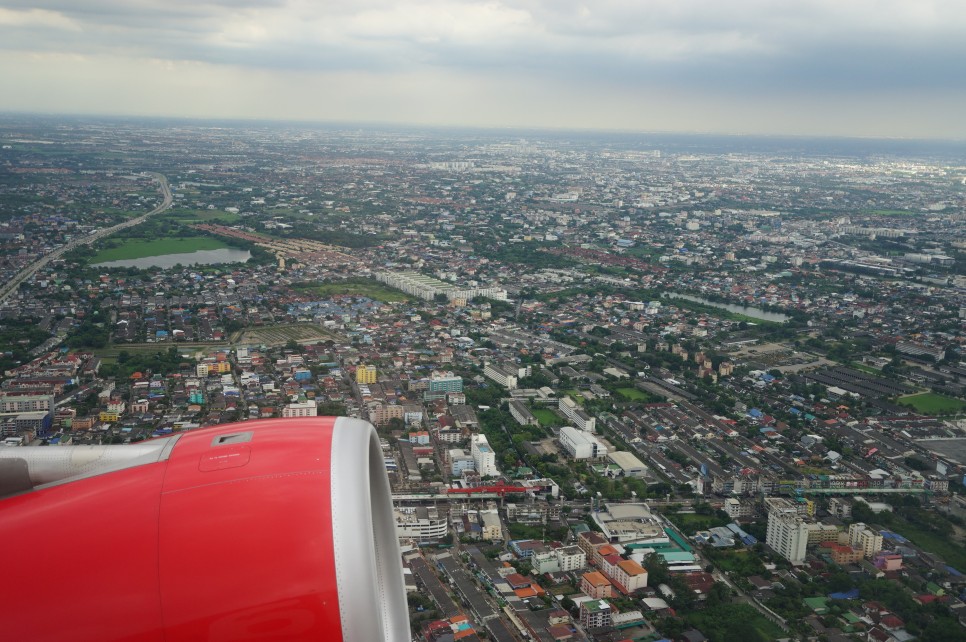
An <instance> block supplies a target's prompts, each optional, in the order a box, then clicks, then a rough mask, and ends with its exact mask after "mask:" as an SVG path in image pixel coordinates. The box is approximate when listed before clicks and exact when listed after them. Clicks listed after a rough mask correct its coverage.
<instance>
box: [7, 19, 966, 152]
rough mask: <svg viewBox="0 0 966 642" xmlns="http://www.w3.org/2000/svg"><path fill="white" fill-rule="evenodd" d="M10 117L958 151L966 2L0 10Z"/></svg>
mask: <svg viewBox="0 0 966 642" xmlns="http://www.w3.org/2000/svg"><path fill="white" fill-rule="evenodd" d="M0 110H2V111H21V112H23V111H27V112H35V111H36V112H45V113H51V112H59V113H95V114H131V115H158V116H190V117H217V118H272V119H299V120H320V121H376V122H399V123H425V124H434V123H436V124H445V125H477V126H498V127H505V126H509V127H534V126H535V127H553V128H558V127H562V128H582V129H621V130H624V129H626V130H635V131H683V132H723V133H774V134H822V135H845V136H885V137H930V138H957V139H962V138H966V2H964V1H963V0H586V1H585V2H580V1H574V0H495V1H487V0H483V1H476V0H405V1H401V0H397V1H392V0H214V1H207V2H206V1H205V0H195V1H183V0H0Z"/></svg>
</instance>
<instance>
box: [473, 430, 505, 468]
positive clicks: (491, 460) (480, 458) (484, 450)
mask: <svg viewBox="0 0 966 642" xmlns="http://www.w3.org/2000/svg"><path fill="white" fill-rule="evenodd" d="M470 454H471V455H472V456H473V461H474V462H476V472H478V473H479V474H480V477H486V476H487V475H489V476H491V477H495V476H496V475H499V474H500V471H499V470H498V469H497V467H496V453H494V452H493V449H492V448H490V442H488V441H487V440H486V435H480V434H476V435H473V436H472V437H470Z"/></svg>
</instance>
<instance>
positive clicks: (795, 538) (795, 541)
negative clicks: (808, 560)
mask: <svg viewBox="0 0 966 642" xmlns="http://www.w3.org/2000/svg"><path fill="white" fill-rule="evenodd" d="M765 543H766V544H768V546H770V547H771V548H772V549H773V550H774V551H775V552H776V553H778V554H779V555H781V556H782V557H784V558H785V559H787V560H788V561H789V562H791V563H792V564H801V563H802V562H804V561H805V547H806V546H807V545H808V527H807V525H806V524H805V520H803V519H802V518H801V517H799V516H798V513H797V512H796V511H795V509H794V508H780V509H773V510H772V511H770V512H769V513H768V531H767V535H766V538H765Z"/></svg>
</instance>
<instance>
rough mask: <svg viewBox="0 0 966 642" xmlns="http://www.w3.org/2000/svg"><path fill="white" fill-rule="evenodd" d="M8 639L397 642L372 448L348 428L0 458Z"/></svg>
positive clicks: (393, 568)
mask: <svg viewBox="0 0 966 642" xmlns="http://www.w3.org/2000/svg"><path fill="white" fill-rule="evenodd" d="M0 495H5V498H4V499H0V543H2V545H3V550H4V560H3V561H2V562H0V576H2V578H3V582H2V596H3V597H2V604H3V617H2V619H0V622H2V624H0V630H2V637H3V638H4V639H8V640H57V641H64V640H98V641H105V640H119V641H120V640H124V641H130V642H134V641H142V640H143V641H152V642H154V641H158V642H164V641H168V642H170V641H172V640H273V641H274V640H325V641H326V642H403V641H408V640H410V634H409V616H408V611H407V607H406V598H405V589H404V585H403V576H402V567H401V563H400V555H399V543H398V540H397V539H396V530H395V528H396V526H395V520H394V518H393V514H392V498H391V495H390V492H389V482H388V479H387V477H386V472H385V464H384V460H383V456H382V449H381V448H380V445H379V439H378V437H377V435H376V431H375V430H374V429H373V427H372V426H371V425H370V424H368V423H366V422H364V421H360V420H357V419H347V418H334V417H306V418H300V419H269V420H262V421H249V422H244V423H236V424H225V425H220V426H217V427H213V428H206V429H202V430H192V431H188V432H184V433H181V434H177V435H173V436H171V437H166V438H163V439H155V440H151V441H145V442H141V443H138V444H132V445H125V446H64V447H58V446H49V447H42V448H29V447H28V448H0Z"/></svg>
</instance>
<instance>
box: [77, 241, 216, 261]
mask: <svg viewBox="0 0 966 642" xmlns="http://www.w3.org/2000/svg"><path fill="white" fill-rule="evenodd" d="M108 243H109V244H110V245H113V247H106V248H104V249H103V250H100V251H99V252H98V253H97V254H95V255H94V256H93V257H91V260H90V262H91V263H93V264H96V263H105V262H107V261H125V260H129V259H140V258H144V257H146V256H164V255H166V254H182V253H186V252H197V251H198V250H220V249H222V248H226V247H229V245H228V244H227V243H225V242H224V241H220V240H218V239H216V238H212V237H210V236H188V237H184V238H160V239H151V240H148V239H138V238H130V239H122V240H113V239H112V240H110V241H108Z"/></svg>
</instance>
